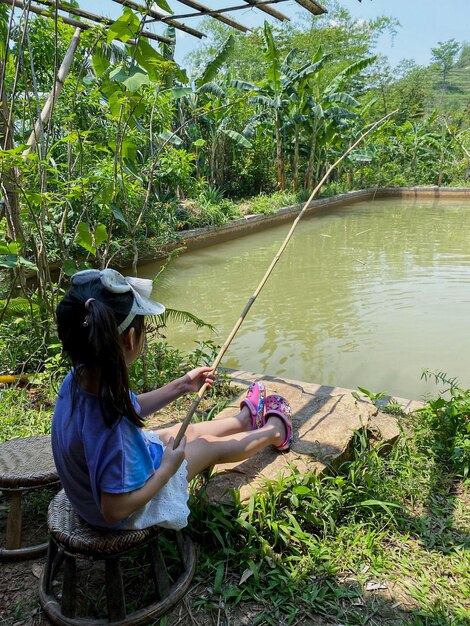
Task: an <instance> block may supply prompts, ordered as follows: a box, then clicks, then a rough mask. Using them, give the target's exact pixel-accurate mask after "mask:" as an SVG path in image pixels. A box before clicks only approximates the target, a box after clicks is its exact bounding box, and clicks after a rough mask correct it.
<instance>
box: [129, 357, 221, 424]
mask: <svg viewBox="0 0 470 626" xmlns="http://www.w3.org/2000/svg"><path fill="white" fill-rule="evenodd" d="M215 375H216V374H215V372H214V371H213V369H212V368H211V367H196V369H193V370H191V371H190V372H188V373H187V374H185V375H184V376H182V377H181V378H177V379H176V380H173V381H172V382H171V383H168V384H167V385H165V386H164V387H160V389H154V390H153V391H148V392H147V393H141V394H140V395H138V396H137V402H138V403H139V405H140V408H141V411H140V414H141V416H142V417H147V415H151V414H152V413H155V411H158V410H159V409H161V408H162V407H164V406H166V405H167V404H169V403H170V402H173V400H176V398H179V397H180V396H182V395H184V394H185V393H191V392H194V391H199V389H200V388H201V387H202V386H203V384H204V383H207V384H208V385H209V386H211V385H212V383H213V381H214V378H215Z"/></svg>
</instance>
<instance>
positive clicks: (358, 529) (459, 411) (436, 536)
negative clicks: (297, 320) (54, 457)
mask: <svg viewBox="0 0 470 626" xmlns="http://www.w3.org/2000/svg"><path fill="white" fill-rule="evenodd" d="M168 359H170V360H171V359H176V357H175V356H174V354H173V353H170V354H169V355H168V356H167V359H166V363H167V362H168ZM441 379H442V376H441ZM218 400H220V397H219V398H218ZM41 403H42V406H41ZM49 403H50V395H49V393H46V392H37V393H36V394H33V396H31V393H30V392H28V391H27V390H25V389H22V390H15V392H14V393H13V392H4V393H2V396H1V399H0V404H1V406H2V414H3V415H4V416H6V417H5V418H4V420H5V421H4V423H6V424H7V425H8V428H7V429H6V430H5V428H3V427H2V438H3V439H7V438H10V436H18V435H22V436H25V435H28V434H36V433H37V432H39V433H43V432H47V430H48V428H49V422H50V406H49ZM34 414H36V415H35V417H33V415H34ZM469 414H470V391H468V390H462V389H459V388H458V387H457V386H456V384H455V381H450V389H449V390H448V392H447V393H446V394H445V397H444V396H442V397H439V398H437V399H435V400H431V401H429V402H428V403H427V405H426V407H425V408H424V410H422V411H420V412H417V413H415V414H414V415H412V416H403V415H402V416H400V417H399V420H400V424H401V426H402V430H403V434H402V437H401V439H400V440H399V442H398V443H397V444H396V445H395V446H394V447H393V448H392V449H391V450H390V451H389V452H388V454H387V455H382V454H380V452H381V451H380V449H378V448H377V447H375V448H374V447H371V446H370V444H369V442H368V438H367V436H366V435H365V433H363V432H357V433H356V437H355V445H354V455H353V458H352V460H351V461H348V462H346V463H344V464H343V465H342V466H341V467H340V468H339V469H338V470H336V471H333V470H332V471H331V473H330V474H328V475H325V476H322V477H318V476H316V475H314V474H306V475H300V474H296V473H293V474H292V475H291V476H289V477H287V478H284V479H281V478H279V479H278V480H276V481H272V482H270V483H267V484H266V485H265V488H264V489H263V490H260V491H258V493H256V494H254V495H253V496H252V497H251V498H250V500H249V501H248V502H240V500H239V499H238V498H237V494H236V493H235V494H234V496H235V497H234V503H233V504H232V505H230V506H229V505H218V506H215V505H211V504H210V503H208V502H207V501H206V499H205V498H204V478H202V479H201V480H200V481H199V483H198V484H197V485H194V491H193V495H192V505H191V509H192V517H191V521H190V525H189V529H190V532H191V533H192V535H193V536H194V538H195V539H196V540H197V542H198V544H199V546H200V551H199V558H198V569H197V573H196V577H195V582H194V586H193V591H192V592H190V594H189V596H188V599H187V600H186V604H185V605H184V606H185V607H186V609H187V607H188V606H189V607H190V610H191V612H192V613H193V614H194V615H195V616H196V617H197V619H196V621H197V622H198V623H201V624H208V623H211V621H212V623H222V621H221V620H225V622H229V623H231V624H241V623H243V621H242V616H245V617H246V615H249V619H250V623H251V624H254V625H256V624H259V625H265V624H266V625H268V624H272V625H274V624H276V625H280V624H282V625H286V626H295V625H296V624H303V625H304V624H305V625H309V624H312V625H319V624H340V623H341V624H348V625H354V624H363V625H366V624H367V625H368V626H374V625H379V624H391V625H396V626H398V625H399V624H400V625H405V626H407V625H408V626H418V625H422V624H425V625H429V626H431V625H433V626H441V625H442V626H444V625H446V626H447V625H448V626H450V625H452V626H460V625H462V626H463V625H464V624H468V623H469V620H470V601H469V598H470V584H469V581H470V571H469V570H470V559H469V547H470V506H469V505H470V481H469V480H468V469H469V450H468V432H469V430H468V429H469V420H468V415H469ZM25 418H26V419H25ZM140 591H142V590H140ZM139 593H140V592H139ZM19 609H21V607H19ZM186 609H185V610H186ZM178 610H179V611H180V612H181V608H179V609H175V613H174V614H172V613H170V614H169V615H168V616H164V617H163V618H161V620H158V621H157V622H156V623H158V624H161V626H164V625H167V626H172V624H176V623H177V622H178V619H180V613H178ZM173 618H174V619H173ZM237 620H238V621H237Z"/></svg>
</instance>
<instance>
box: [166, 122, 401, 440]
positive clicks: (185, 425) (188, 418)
mask: <svg viewBox="0 0 470 626" xmlns="http://www.w3.org/2000/svg"><path fill="white" fill-rule="evenodd" d="M395 113H397V110H395V111H392V112H391V113H389V114H388V115H385V116H384V117H382V118H381V119H380V120H378V121H377V122H375V123H374V124H372V126H370V128H369V129H368V130H367V131H366V132H364V133H363V134H362V135H361V136H360V137H359V139H357V140H356V141H355V142H354V143H353V144H352V145H351V146H350V147H349V148H348V149H347V150H346V152H344V153H343V154H342V156H340V158H339V159H337V160H336V161H335V162H334V163H333V165H332V166H331V167H330V168H328V170H327V172H326V174H325V175H324V176H323V178H322V179H321V180H320V182H319V183H318V185H317V186H316V187H315V189H314V190H313V191H312V193H311V194H310V197H309V199H308V200H307V202H306V203H305V204H304V206H303V208H302V210H301V211H300V213H299V214H298V216H297V217H296V219H295V221H294V223H293V224H292V226H291V228H290V230H289V232H288V233H287V236H286V238H285V239H284V241H283V242H282V244H281V247H280V248H279V250H278V252H277V254H276V256H275V257H274V259H273V260H272V261H271V265H270V266H269V267H268V269H267V270H266V273H265V275H264V276H263V278H262V279H261V282H260V283H259V285H258V287H257V288H256V290H255V291H254V293H253V295H252V296H250V297H249V298H248V302H247V303H246V305H245V308H244V309H243V311H242V312H241V314H240V317H239V318H238V320H237V322H236V324H235V326H234V327H233V328H232V331H231V332H230V334H229V336H228V337H227V339H226V340H225V343H224V345H223V346H222V347H221V349H220V350H219V353H218V354H217V356H216V358H215V361H214V363H213V364H212V369H213V370H216V369H217V367H218V366H219V363H220V361H221V360H222V358H223V356H224V354H225V353H226V351H227V349H228V347H229V346H230V344H231V343H232V341H233V339H234V337H235V335H236V334H237V332H238V330H239V328H240V326H241V325H242V323H243V321H244V319H245V317H246V316H247V314H248V311H249V310H250V309H251V307H252V306H253V304H254V302H255V301H256V298H257V297H258V295H259V293H260V292H261V290H262V289H263V287H264V285H265V284H266V281H267V280H268V278H269V277H270V275H271V273H272V271H273V269H274V267H275V266H276V264H277V262H278V261H279V259H280V258H281V256H282V253H283V252H284V250H285V249H286V247H287V244H288V243H289V241H290V239H291V237H292V235H293V233H294V230H295V229H296V227H297V224H298V223H299V222H300V220H301V219H302V217H303V215H304V214H305V212H306V210H307V208H308V207H309V205H310V203H311V202H312V200H313V199H314V198H315V196H316V195H317V193H318V192H319V191H320V189H321V188H322V186H323V184H324V183H325V181H326V180H327V179H328V177H329V175H330V174H331V172H332V171H333V170H334V169H335V168H336V167H337V166H338V165H339V164H340V163H341V161H343V160H344V159H345V158H346V157H347V156H348V154H349V153H350V152H352V151H353V150H354V148H355V147H356V146H357V145H359V144H360V143H361V142H362V141H363V140H364V139H365V137H367V135H370V133H371V132H372V131H374V130H375V129H376V128H377V127H378V126H381V125H382V124H384V123H385V122H386V121H387V120H388V119H389V118H390V117H392V115H395ZM207 387H208V385H207V383H205V384H204V385H203V386H202V387H201V388H200V389H199V391H198V393H197V395H196V397H195V398H194V400H193V402H192V404H191V406H190V407H189V410H188V412H187V414H186V417H185V418H184V420H183V422H182V424H181V427H180V429H179V431H178V433H177V435H176V438H175V442H174V446H173V448H177V447H178V446H179V443H180V441H181V439H182V438H183V437H184V433H185V432H186V429H187V428H188V426H189V423H190V422H191V418H192V417H193V415H194V413H195V411H196V409H197V407H198V406H199V403H200V402H201V400H202V398H203V396H204V393H205V391H206V389H207Z"/></svg>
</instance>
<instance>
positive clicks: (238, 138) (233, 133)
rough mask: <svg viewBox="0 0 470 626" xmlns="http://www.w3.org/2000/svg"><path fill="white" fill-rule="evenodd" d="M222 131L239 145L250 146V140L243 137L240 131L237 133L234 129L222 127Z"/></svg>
mask: <svg viewBox="0 0 470 626" xmlns="http://www.w3.org/2000/svg"><path fill="white" fill-rule="evenodd" d="M223 132H224V133H225V134H226V135H227V136H228V137H230V139H233V140H234V141H235V142H236V143H237V144H238V145H239V146H243V147H244V148H251V141H248V139H247V138H246V137H244V136H243V135H242V134H241V133H238V132H237V131H236V130H231V129H228V128H224V129H223Z"/></svg>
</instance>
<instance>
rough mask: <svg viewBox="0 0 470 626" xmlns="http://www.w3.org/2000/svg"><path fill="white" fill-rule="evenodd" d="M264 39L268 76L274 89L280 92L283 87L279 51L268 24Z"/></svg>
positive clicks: (266, 24) (265, 26)
mask: <svg viewBox="0 0 470 626" xmlns="http://www.w3.org/2000/svg"><path fill="white" fill-rule="evenodd" d="M263 38H264V47H265V51H264V58H265V59H266V62H267V64H268V67H267V69H266V76H267V77H268V81H269V83H270V85H271V87H272V89H273V90H274V91H275V92H278V91H279V90H280V86H281V68H280V61H279V50H278V48H276V42H275V41H274V37H273V33H272V30H271V27H270V26H269V24H268V22H264V29H263Z"/></svg>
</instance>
